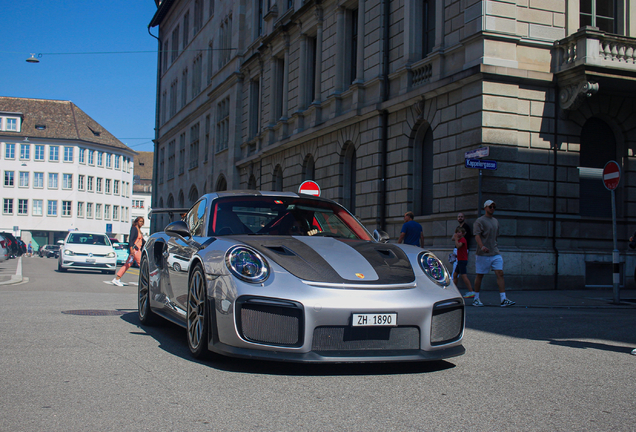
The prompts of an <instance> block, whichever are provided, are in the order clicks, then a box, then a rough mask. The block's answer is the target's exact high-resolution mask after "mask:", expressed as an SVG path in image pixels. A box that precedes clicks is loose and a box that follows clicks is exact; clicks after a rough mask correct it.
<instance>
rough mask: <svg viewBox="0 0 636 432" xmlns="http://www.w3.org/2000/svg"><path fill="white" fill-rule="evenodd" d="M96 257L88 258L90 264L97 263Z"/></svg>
mask: <svg viewBox="0 0 636 432" xmlns="http://www.w3.org/2000/svg"><path fill="white" fill-rule="evenodd" d="M95 261H96V260H95V258H86V262H87V263H89V264H94V263H95Z"/></svg>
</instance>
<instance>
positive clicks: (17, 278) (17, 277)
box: [0, 275, 29, 285]
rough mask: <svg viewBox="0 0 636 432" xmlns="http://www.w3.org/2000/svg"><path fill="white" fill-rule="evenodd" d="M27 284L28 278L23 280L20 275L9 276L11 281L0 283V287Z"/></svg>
mask: <svg viewBox="0 0 636 432" xmlns="http://www.w3.org/2000/svg"><path fill="white" fill-rule="evenodd" d="M25 281H26V282H28V281H29V279H28V278H24V277H22V276H21V275H13V276H11V279H9V280H7V281H3V282H0V285H15V284H19V283H22V282H25Z"/></svg>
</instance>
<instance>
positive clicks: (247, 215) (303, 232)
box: [209, 196, 371, 240]
mask: <svg viewBox="0 0 636 432" xmlns="http://www.w3.org/2000/svg"><path fill="white" fill-rule="evenodd" d="M209 232H210V233H211V235H216V236H223V235H236V234H251V235H279V236H286V235H295V236H325V237H340V238H348V239H361V240H370V239H371V237H370V235H369V232H368V231H367V230H366V229H365V228H364V227H363V226H362V225H361V224H360V223H359V222H358V221H357V220H356V219H355V218H354V217H353V216H351V215H350V214H349V213H348V212H347V211H346V210H345V209H343V208H342V207H340V206H338V205H336V204H334V203H331V202H328V201H322V200H317V199H312V198H295V197H263V196H261V197H227V198H219V199H217V200H215V201H214V203H213V205H212V215H211V217H210V226H209Z"/></svg>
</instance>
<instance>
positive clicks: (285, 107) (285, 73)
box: [281, 33, 290, 121]
mask: <svg viewBox="0 0 636 432" xmlns="http://www.w3.org/2000/svg"><path fill="white" fill-rule="evenodd" d="M284 38H285V57H284V59H285V60H284V65H283V94H282V98H283V109H282V112H281V117H282V119H283V120H285V121H286V120H287V119H288V117H289V113H288V112H287V111H288V110H289V107H288V106H289V96H288V93H289V45H290V44H289V34H287V33H285V35H284Z"/></svg>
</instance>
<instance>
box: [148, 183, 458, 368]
mask: <svg viewBox="0 0 636 432" xmlns="http://www.w3.org/2000/svg"><path fill="white" fill-rule="evenodd" d="M387 240H388V235H386V233H381V232H377V231H376V232H375V233H374V234H373V235H371V234H370V233H369V232H368V231H367V229H366V228H365V227H364V226H363V225H362V224H361V223H360V222H358V220H357V219H356V218H355V217H354V216H353V215H352V214H351V213H349V212H348V211H347V210H346V209H345V208H344V207H342V206H341V205H340V204H338V203H336V202H334V201H331V200H328V199H324V198H318V197H313V196H310V195H304V194H295V193H291V192H257V191H237V192H218V193H211V194H207V195H204V196H202V197H201V198H200V199H199V200H198V201H197V202H196V204H194V206H193V207H192V208H191V209H190V211H189V212H187V214H186V215H185V217H184V218H183V220H179V221H176V222H172V223H171V224H169V225H168V226H166V228H165V229H164V231H163V232H158V233H155V234H153V235H152V236H150V238H149V239H148V241H147V243H146V246H145V247H144V249H143V251H142V258H141V266H140V271H139V284H138V296H137V297H138V315H139V319H140V321H141V323H142V324H143V325H151V324H153V323H154V322H155V320H156V319H157V318H158V317H162V318H164V319H167V320H170V321H172V322H175V323H177V324H179V325H181V326H183V327H184V328H185V329H186V335H187V343H188V346H189V349H190V351H191V353H192V355H193V356H194V357H196V358H199V357H203V356H205V355H206V354H207V353H209V351H211V352H214V353H217V354H222V355H227V356H232V357H245V358H252V359H268V360H284V361H295V362H338V363H340V362H403V361H425V360H440V359H445V358H449V357H454V356H458V355H461V354H463V353H464V352H465V350H464V347H463V346H462V339H463V335H464V300H463V298H462V296H461V294H460V293H459V291H458V290H457V287H455V285H454V284H453V283H452V280H451V277H450V273H449V272H448V270H447V269H446V268H445V267H444V265H443V264H442V262H441V261H440V260H439V259H438V258H437V257H436V256H435V255H434V254H432V253H431V252H429V251H426V250H424V249H421V248H419V247H415V246H410V245H405V244H389V243H386V241H387ZM176 257H178V259H177V258H176ZM181 262H187V263H188V268H187V269H185V268H184V266H182V265H181V264H180V265H179V269H178V270H177V269H176V268H175V264H176V263H181Z"/></svg>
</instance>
